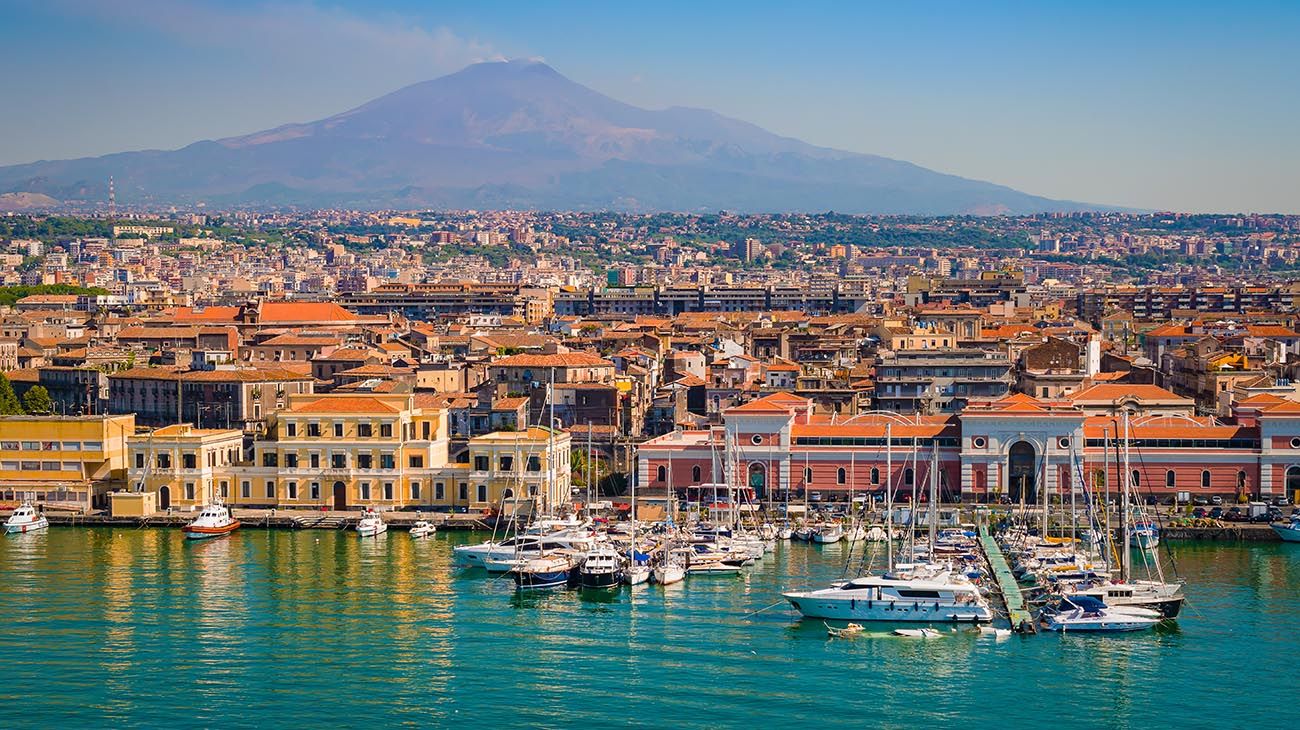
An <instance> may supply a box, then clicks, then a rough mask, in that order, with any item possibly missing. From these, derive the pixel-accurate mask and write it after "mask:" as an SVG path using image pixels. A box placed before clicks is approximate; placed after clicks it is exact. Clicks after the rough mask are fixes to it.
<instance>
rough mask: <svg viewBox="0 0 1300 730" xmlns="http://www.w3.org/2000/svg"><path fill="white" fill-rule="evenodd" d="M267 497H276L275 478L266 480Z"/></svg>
mask: <svg viewBox="0 0 1300 730" xmlns="http://www.w3.org/2000/svg"><path fill="white" fill-rule="evenodd" d="M266 498H267V499H275V480H273V479H267V480H266Z"/></svg>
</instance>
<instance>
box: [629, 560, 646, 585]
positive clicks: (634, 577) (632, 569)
mask: <svg viewBox="0 0 1300 730" xmlns="http://www.w3.org/2000/svg"><path fill="white" fill-rule="evenodd" d="M652 574H653V571H652V570H651V569H650V566H648V565H645V564H643V563H632V564H631V565H629V566H627V567H626V568H624V569H623V582H624V583H627V584H628V585H630V586H639V585H641V584H643V583H649V582H650V576H651V575H652Z"/></svg>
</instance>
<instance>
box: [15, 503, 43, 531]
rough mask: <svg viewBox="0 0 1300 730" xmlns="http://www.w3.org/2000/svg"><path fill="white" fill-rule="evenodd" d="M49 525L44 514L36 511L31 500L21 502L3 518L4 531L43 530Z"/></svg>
mask: <svg viewBox="0 0 1300 730" xmlns="http://www.w3.org/2000/svg"><path fill="white" fill-rule="evenodd" d="M49 526H50V521H49V520H47V519H45V515H44V514H42V513H40V512H37V511H36V508H35V507H33V506H32V504H31V502H23V503H22V504H21V505H19V507H18V509H16V510H14V511H13V514H11V515H9V519H7V520H5V532H6V533H15V532H19V533H23V532H35V531H37V530H44V529H46V528H48V527H49Z"/></svg>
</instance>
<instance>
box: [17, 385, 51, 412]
mask: <svg viewBox="0 0 1300 730" xmlns="http://www.w3.org/2000/svg"><path fill="white" fill-rule="evenodd" d="M23 410H25V411H27V412H28V413H29V414H31V415H33V416H43V415H46V414H48V413H50V412H51V411H53V410H54V401H53V400H50V391H48V390H46V389H45V386H43V385H33V386H32V387H31V388H29V389H28V390H27V392H26V393H23Z"/></svg>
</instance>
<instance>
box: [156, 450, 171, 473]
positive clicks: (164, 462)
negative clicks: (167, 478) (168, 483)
mask: <svg viewBox="0 0 1300 730" xmlns="http://www.w3.org/2000/svg"><path fill="white" fill-rule="evenodd" d="M158 468H159V469H170V468H172V455H171V454H168V453H166V452H162V453H159V454H158Z"/></svg>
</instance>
